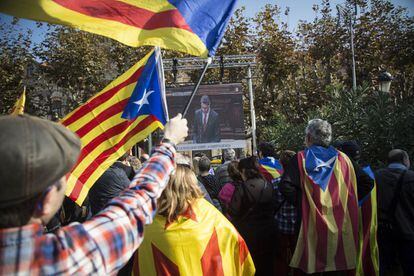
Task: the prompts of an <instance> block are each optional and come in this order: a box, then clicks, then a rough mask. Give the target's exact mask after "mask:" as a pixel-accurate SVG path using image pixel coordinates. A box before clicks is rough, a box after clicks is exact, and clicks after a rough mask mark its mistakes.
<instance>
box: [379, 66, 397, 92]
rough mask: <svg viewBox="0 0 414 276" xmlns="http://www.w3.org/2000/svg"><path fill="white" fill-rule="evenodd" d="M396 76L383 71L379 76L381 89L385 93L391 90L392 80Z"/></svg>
mask: <svg viewBox="0 0 414 276" xmlns="http://www.w3.org/2000/svg"><path fill="white" fill-rule="evenodd" d="M393 79H394V78H393V77H392V75H391V74H390V73H389V72H387V71H383V72H381V73H380V74H379V76H378V84H379V91H381V92H384V93H389V92H390V87H391V82H392V80H393Z"/></svg>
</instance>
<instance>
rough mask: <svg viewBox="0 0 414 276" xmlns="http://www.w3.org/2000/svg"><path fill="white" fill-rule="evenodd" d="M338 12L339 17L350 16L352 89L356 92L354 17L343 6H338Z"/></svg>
mask: <svg viewBox="0 0 414 276" xmlns="http://www.w3.org/2000/svg"><path fill="white" fill-rule="evenodd" d="M336 9H337V10H338V15H339V16H340V15H341V14H342V15H343V16H344V17H347V16H349V33H350V37H351V38H350V40H351V41H350V42H351V55H352V89H353V90H354V91H355V90H356V88H357V84H356V69H355V67H356V66H355V47H354V26H353V22H352V21H353V16H352V11H351V10H349V9H344V8H343V7H342V6H341V5H336ZM355 16H356V6H355Z"/></svg>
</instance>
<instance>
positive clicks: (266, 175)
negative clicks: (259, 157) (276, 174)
mask: <svg viewBox="0 0 414 276" xmlns="http://www.w3.org/2000/svg"><path fill="white" fill-rule="evenodd" d="M259 171H260V173H261V174H262V175H263V177H264V178H265V179H266V180H267V181H268V182H269V183H272V180H273V175H272V174H271V173H270V172H269V171H268V170H266V169H265V168H264V167H263V166H262V165H260V166H259Z"/></svg>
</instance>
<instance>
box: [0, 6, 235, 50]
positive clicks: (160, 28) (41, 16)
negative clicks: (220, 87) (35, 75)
mask: <svg viewBox="0 0 414 276" xmlns="http://www.w3.org/2000/svg"><path fill="white" fill-rule="evenodd" d="M235 7H236V0H2V1H0V12H4V13H7V14H10V15H12V16H17V17H22V18H28V19H33V20H39V21H46V22H49V23H52V24H60V25H68V26H71V27H75V28H78V29H81V30H84V31H87V32H91V33H95V34H99V35H103V36H106V37H109V38H112V39H115V40H118V41H119V42H121V43H124V44H126V45H129V46H132V47H137V46H142V45H152V46H160V47H163V48H168V49H171V50H176V51H180V52H185V53H188V54H191V55H196V56H207V54H209V55H210V56H213V55H214V53H215V51H216V50H217V48H218V46H219V44H220V41H221V39H222V37H223V35H224V32H225V30H226V26H227V24H228V22H229V20H230V17H231V15H232V14H233V11H234V9H235Z"/></svg>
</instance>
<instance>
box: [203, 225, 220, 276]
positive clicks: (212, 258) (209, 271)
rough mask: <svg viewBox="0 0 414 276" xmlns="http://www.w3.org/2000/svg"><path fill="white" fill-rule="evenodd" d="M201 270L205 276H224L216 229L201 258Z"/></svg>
mask: <svg viewBox="0 0 414 276" xmlns="http://www.w3.org/2000/svg"><path fill="white" fill-rule="evenodd" d="M201 269H202V270H203V276H221V275H223V276H224V271H223V260H222V258H221V253H220V247H219V242H218V237H217V232H216V228H213V233H212V234H211V237H210V240H209V242H208V244H207V246H206V249H205V250H204V253H203V256H202V257H201Z"/></svg>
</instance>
